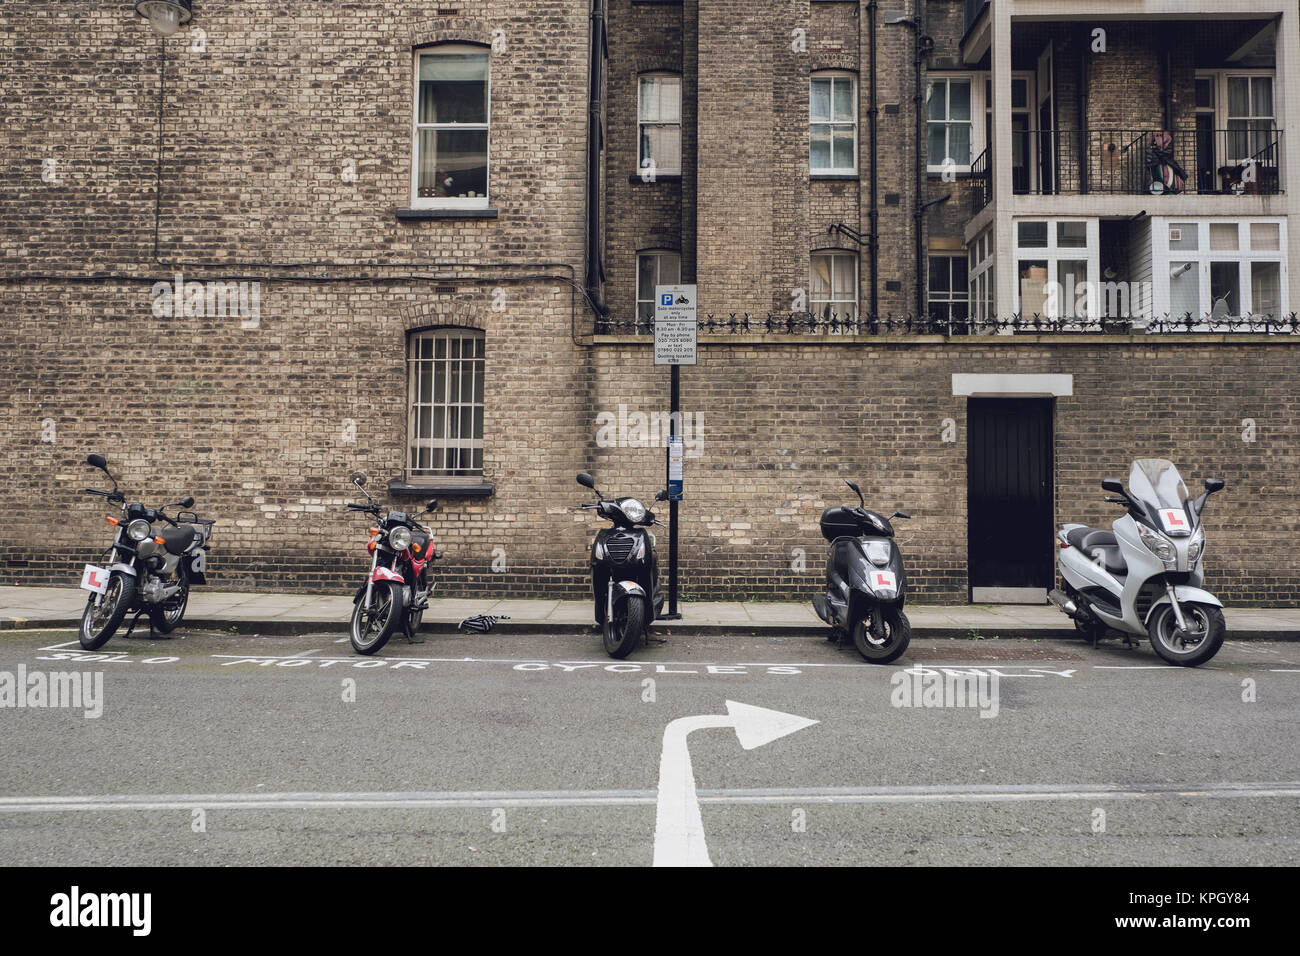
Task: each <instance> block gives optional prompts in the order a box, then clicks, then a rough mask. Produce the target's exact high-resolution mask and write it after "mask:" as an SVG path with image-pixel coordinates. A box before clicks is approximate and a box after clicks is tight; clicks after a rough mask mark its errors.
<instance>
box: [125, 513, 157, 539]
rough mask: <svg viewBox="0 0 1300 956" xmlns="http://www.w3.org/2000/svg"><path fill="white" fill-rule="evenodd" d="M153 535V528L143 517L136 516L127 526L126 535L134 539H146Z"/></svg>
mask: <svg viewBox="0 0 1300 956" xmlns="http://www.w3.org/2000/svg"><path fill="white" fill-rule="evenodd" d="M152 535H153V528H151V527H150V526H149V522H147V521H145V520H144V519H143V518H136V519H135V520H134V521H132V522H131V523H130V524H129V525H127V526H126V536H127V537H128V538H130V539H131V540H132V541H144V540H145V539H146V538H149V537H151V536H152Z"/></svg>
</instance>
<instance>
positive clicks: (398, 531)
mask: <svg viewBox="0 0 1300 956" xmlns="http://www.w3.org/2000/svg"><path fill="white" fill-rule="evenodd" d="M388 543H389V544H390V545H392V548H393V550H394V551H405V550H406V549H407V548H409V547H410V546H411V529H410V528H394V529H393V530H392V531H390V532H388Z"/></svg>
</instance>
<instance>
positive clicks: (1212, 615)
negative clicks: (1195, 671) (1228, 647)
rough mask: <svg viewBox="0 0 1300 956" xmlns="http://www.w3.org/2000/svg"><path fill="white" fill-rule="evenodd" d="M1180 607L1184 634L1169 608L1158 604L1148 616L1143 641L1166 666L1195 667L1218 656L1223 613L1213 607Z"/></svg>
mask: <svg viewBox="0 0 1300 956" xmlns="http://www.w3.org/2000/svg"><path fill="white" fill-rule="evenodd" d="M1181 607H1182V610H1183V620H1184V621H1185V622H1186V623H1187V630H1186V631H1180V630H1179V627H1178V618H1177V617H1176V616H1175V614H1174V608H1173V605H1171V604H1162V605H1160V606H1159V607H1157V608H1156V609H1155V611H1154V612H1152V614H1151V620H1150V621H1149V622H1148V623H1147V637H1148V638H1150V640H1151V647H1152V649H1153V650H1154V651H1155V652H1156V653H1157V654H1159V655H1160V656H1161V657H1162V658H1163V659H1164V660H1165V661H1166V662H1167V663H1170V664H1175V665H1177V666H1179V667H1196V666H1197V665H1198V664H1204V663H1205V662H1206V661H1208V660H1209V659H1210V658H1211V657H1213V656H1214V655H1215V654H1217V653H1219V648H1220V647H1221V646H1223V638H1224V635H1225V634H1226V633H1227V625H1226V624H1225V623H1224V620H1223V609H1222V608H1217V607H1215V606H1214V605H1213V604H1183V605H1181Z"/></svg>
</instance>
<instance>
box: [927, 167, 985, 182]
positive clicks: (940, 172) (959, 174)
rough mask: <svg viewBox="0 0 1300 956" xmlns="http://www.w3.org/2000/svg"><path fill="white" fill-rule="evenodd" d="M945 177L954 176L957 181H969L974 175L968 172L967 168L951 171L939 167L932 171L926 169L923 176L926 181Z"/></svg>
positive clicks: (968, 168)
mask: <svg viewBox="0 0 1300 956" xmlns="http://www.w3.org/2000/svg"><path fill="white" fill-rule="evenodd" d="M945 175H948V176H954V177H956V178H957V179H970V178H971V177H972V176H973V175H974V174H973V173H972V172H971V171H970V167H969V166H967V167H965V168H964V169H963V168H962V167H960V166H957V167H955V168H953V169H944V168H943V167H941V166H940V167H935V168H933V169H927V170H926V171H925V176H926V178H927V179H943V177H944V176H945Z"/></svg>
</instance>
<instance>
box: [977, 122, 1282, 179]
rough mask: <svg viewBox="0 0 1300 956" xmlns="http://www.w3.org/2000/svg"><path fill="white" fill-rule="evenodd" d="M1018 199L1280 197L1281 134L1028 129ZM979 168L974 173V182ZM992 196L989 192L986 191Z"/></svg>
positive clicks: (1259, 130) (1267, 129) (1263, 129)
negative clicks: (1021, 196) (1026, 196)
mask: <svg viewBox="0 0 1300 956" xmlns="http://www.w3.org/2000/svg"><path fill="white" fill-rule="evenodd" d="M1018 135H1020V136H1022V137H1026V138H1027V142H1026V143H1025V144H1023V146H1030V147H1033V153H1034V155H1033V156H1032V157H1031V156H1029V151H1028V150H1026V149H1023V148H1022V149H1021V150H1020V151H1019V153H1020V155H1021V156H1023V157H1024V159H1023V160H1022V161H1021V163H1020V164H1019V165H1018V166H1017V168H1016V170H1015V171H1014V173H1015V175H1013V177H1012V178H1013V185H1014V190H1015V192H1017V193H1039V194H1045V195H1087V194H1096V193H1100V194H1121V195H1138V194H1152V193H1157V194H1158V193H1195V194H1202V195H1205V194H1241V193H1246V194H1255V195H1271V194H1276V193H1279V192H1281V191H1282V190H1281V186H1282V184H1281V176H1280V170H1281V162H1282V131H1281V130H1278V129H1275V128H1273V127H1272V126H1271V125H1267V124H1262V125H1256V126H1254V127H1251V128H1245V127H1243V128H1230V129H1208V128H1186V129H1176V130H1173V131H1169V132H1164V131H1160V130H1150V129H1147V130H1142V129H1089V130H1068V129H1058V130H1028V131H1022V132H1019V133H1018ZM973 174H974V168H973V167H972V175H973ZM988 193H989V194H990V195H991V186H990V187H989V189H988Z"/></svg>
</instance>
